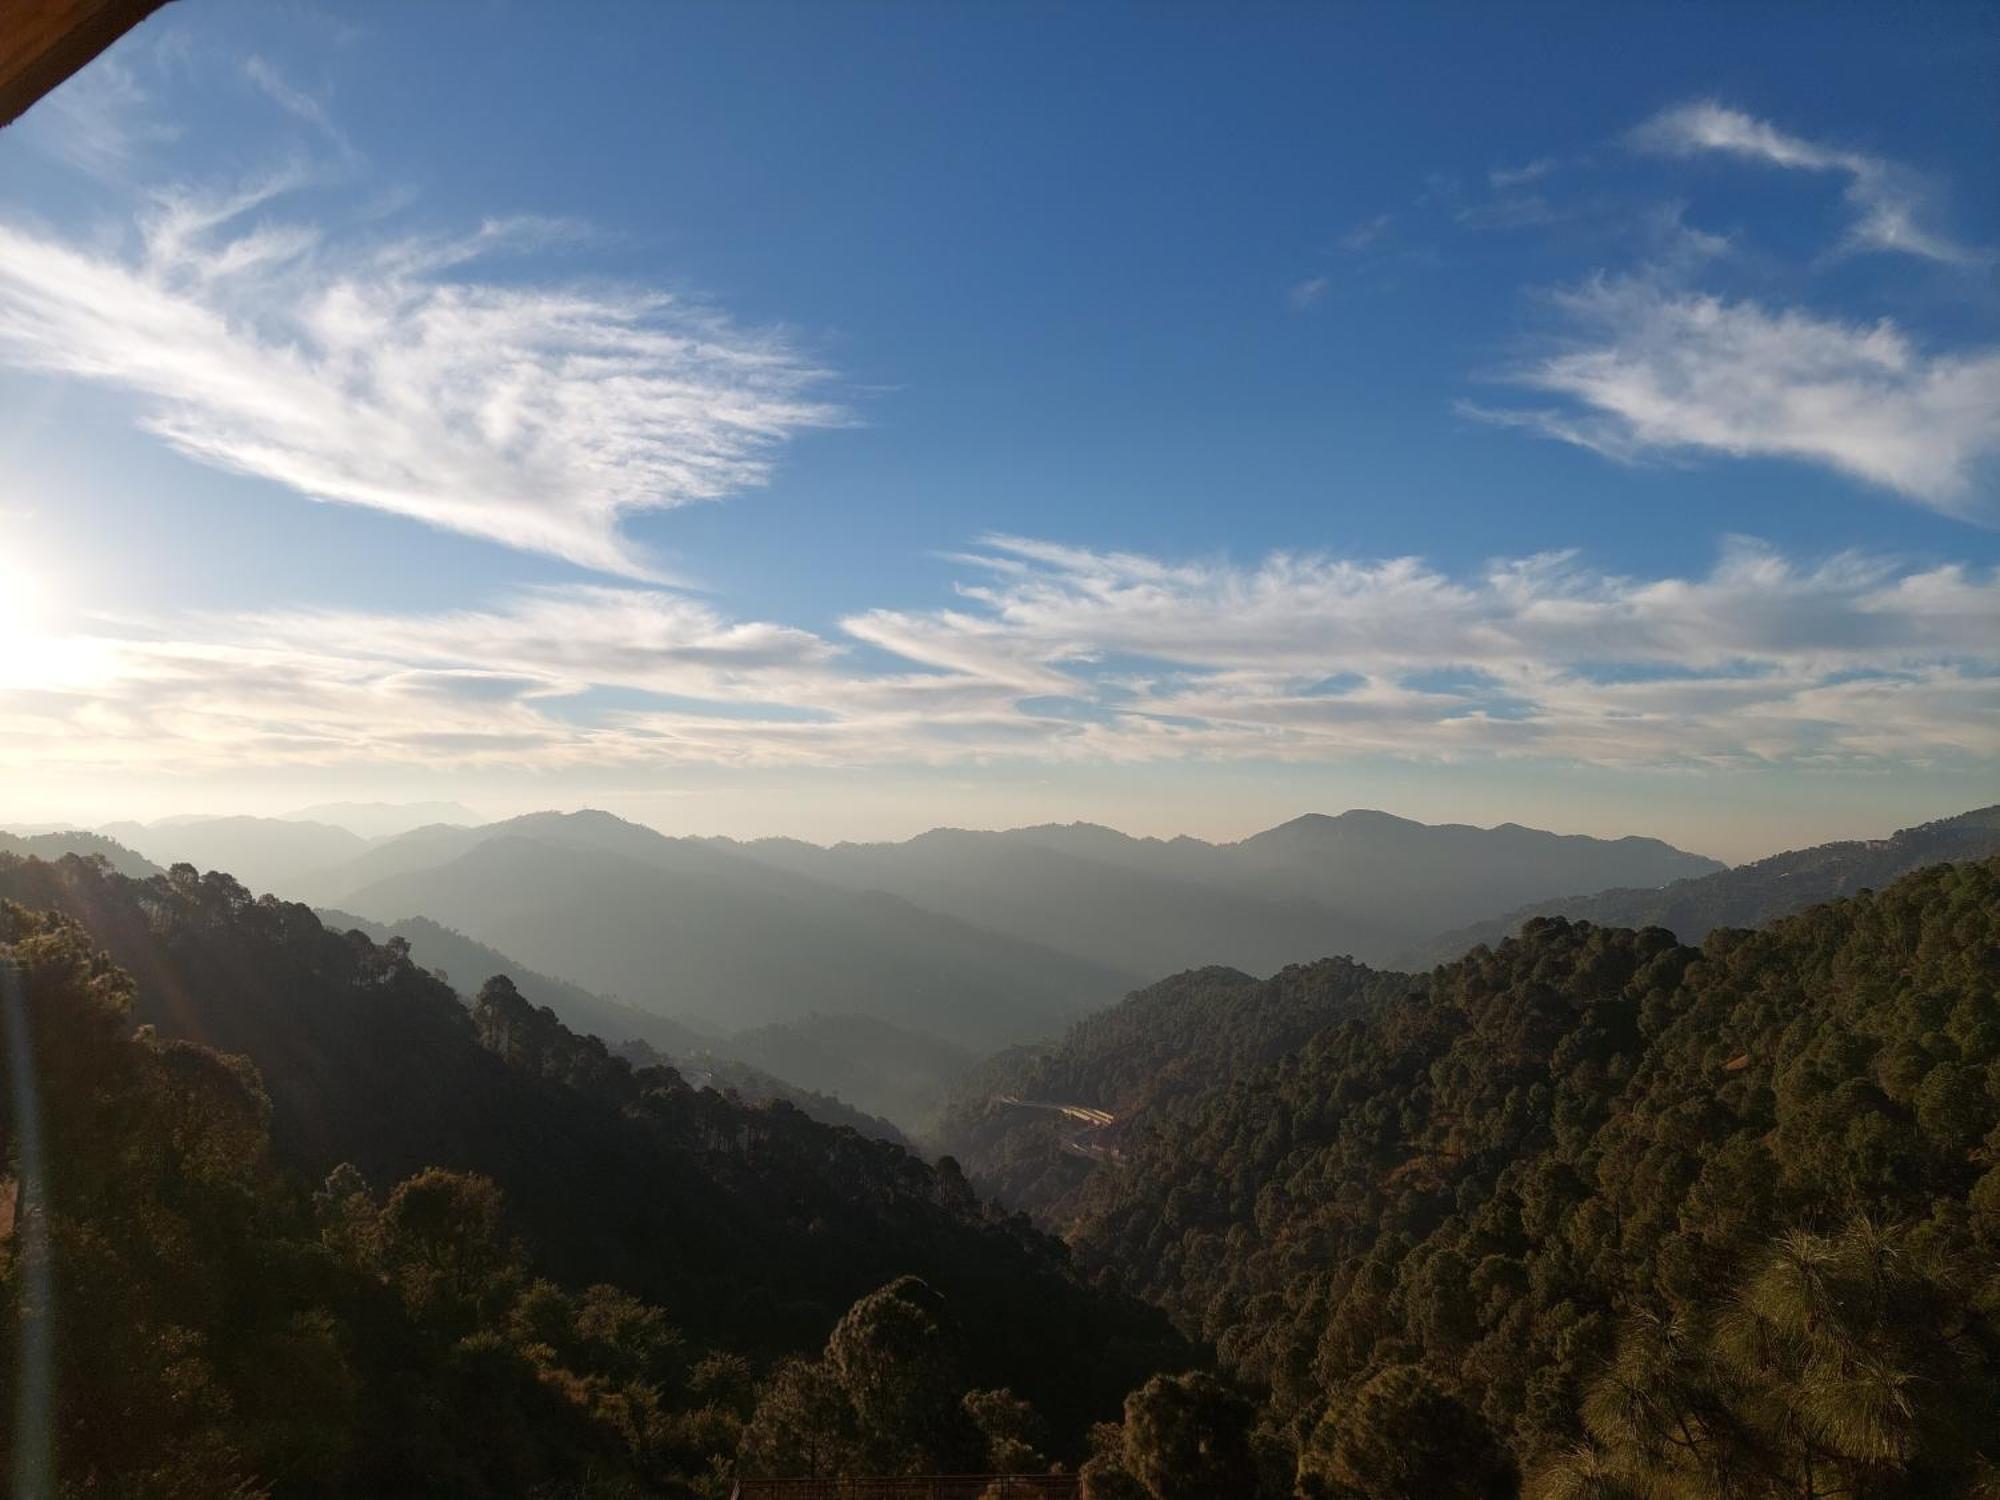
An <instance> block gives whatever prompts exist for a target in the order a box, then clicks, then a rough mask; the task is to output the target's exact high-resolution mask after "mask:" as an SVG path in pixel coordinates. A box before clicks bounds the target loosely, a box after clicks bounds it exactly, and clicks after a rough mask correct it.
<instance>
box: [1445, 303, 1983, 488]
mask: <svg viewBox="0 0 2000 1500" xmlns="http://www.w3.org/2000/svg"><path fill="white" fill-rule="evenodd" d="M1555 302H1556V305H1557V307H1558V308H1559V309H1560V310H1561V311H1562V312H1564V313H1565V314H1566V315H1567V316H1568V317H1569V318H1570V320H1571V321H1572V324H1573V326H1574V328H1575V330H1576V334H1577V337H1576V338H1575V340H1574V342H1573V343H1572V344H1571V346H1570V347H1567V348H1565V349H1562V350H1560V351H1559V352H1556V353H1554V354H1551V355H1548V356H1547V357H1545V358H1542V359H1540V360H1537V361H1535V362H1534V363H1532V364H1530V365H1528V366H1527V367H1525V368H1524V369H1522V370H1520V371H1518V372H1517V373H1516V375H1515V377H1514V378H1515V380H1516V381H1517V383H1519V384H1521V385H1524V386H1527V387H1531V388H1533V389H1536V390H1540V391H1544V392H1548V393H1550V394H1553V395H1556V396H1560V397H1564V398H1567V400H1568V401H1569V402H1571V403H1573V404H1572V405H1570V406H1566V407H1562V408H1558V409H1554V410H1543V411H1519V410H1514V411H1509V410H1499V411H1495V410H1489V409H1486V408H1483V407H1478V406H1471V407H1468V408H1466V409H1467V410H1468V411H1469V412H1471V414H1473V415H1476V416H1479V417H1482V418H1485V419H1487V420H1490V421H1497V422H1502V423H1510V424H1516V425H1523V426H1528V427H1531V428H1534V429H1536V430H1539V431H1541V432H1543V433H1545V434H1547V435H1548V436H1551V437H1556V438H1560V439H1562V440H1564V441H1567V442H1573V443H1579V444H1582V445H1584V446H1586V447H1589V448H1593V449H1595V450H1597V451H1598V452H1600V453H1604V454H1606V455H1608V456H1611V457H1613V458H1619V459H1628V460H1629V459H1635V458H1640V457H1644V456H1647V455H1651V454H1667V455H1672V454H1676V453H1682V454H1686V453H1696V452H1709V453H1724V454H1729V455H1731V456H1734V457H1779V458H1793V459H1801V460H1805V461H1807V462H1811V463H1817V464H1821V465H1824V466H1826V467H1829V468H1834V469H1838V470H1840V471H1842V472H1843V473H1847V474H1851V475H1854V476H1855V477H1857V478H1860V479H1863V480H1866V481H1867V482H1869V483H1871V484H1876V485H1880V486H1882V487H1884V488H1886V489H1890V490H1894V491H1896V492H1897V493H1898V494H1901V495H1903V496H1905V497H1907V498H1909V499H1912V500H1916V501H1919V502H1921V503H1923V504H1925V505H1928V506H1931V507H1932V508H1934V509H1937V510H1941V511H1945V512H1947V513H1949V514H1953V515H1958V516H1963V517H1969V518H1978V517H1981V516H1985V515H1987V514H1990V513H1991V510H1992V505H1991V494H1990V487H1988V486H1986V485H1983V484H1982V483H1981V482H1980V481H1981V477H1982V472H1983V470H1984V466H1986V465H1988V464H1990V462H1991V461H1992V460H1993V458H1994V457H1995V456H1996V455H2000V349H1990V348H1989V349H1979V350H1974V351H1971V352H1969V353H1963V354H1941V353H1940V354H1932V353H1927V352H1925V351H1924V350H1923V349H1921V348H1920V347H1919V346H1918V345H1917V344H1916V342H1915V341H1914V340H1913V339H1911V338H1910V337H1909V336H1908V335H1907V334H1905V333H1904V332H1903V331H1902V330H1901V329H1899V328H1898V327H1897V326H1896V325H1895V324H1894V323H1891V322H1889V321H1888V320H1887V319H1884V320H1881V321H1879V322H1875V323H1870V324H1856V323H1844V322H1839V321H1835V320H1832V319H1827V318H1821V317H1817V316H1814V315H1813V314H1810V313H1805V312H1799V311H1796V310H1792V311H1772V310H1770V309H1767V308H1764V307H1762V306H1760V305H1758V304H1756V303H1754V302H1748V301H1734V302H1733V301H1728V300H1725V299H1723V298H1721V297H1716V296H1709V295H1704V294H1700V293H1694V292H1685V291H1680V290H1676V289H1674V288H1672V287H1669V286H1663V285H1661V284H1660V283H1658V282H1657V281H1654V280H1651V279H1648V278H1643V277H1640V278H1627V279H1608V278H1599V279H1597V280H1594V281H1592V282H1590V283H1589V284H1588V285H1586V286H1584V287H1583V288H1581V289H1579V290H1575V291H1570V292H1566V293H1561V294H1558V295H1557V296H1556V298H1555Z"/></svg>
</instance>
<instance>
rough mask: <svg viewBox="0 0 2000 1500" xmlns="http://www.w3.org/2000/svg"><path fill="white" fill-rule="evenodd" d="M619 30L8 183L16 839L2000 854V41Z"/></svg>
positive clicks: (120, 140)
mask: <svg viewBox="0 0 2000 1500" xmlns="http://www.w3.org/2000/svg"><path fill="white" fill-rule="evenodd" d="M575 14H576V13H575V12H572V11H569V10H567V9H558V8H555V7H545V6H535V5H528V4H514V5H507V4H462V5H461V4H445V3H439V4H434V5H425V6H393V7H392V6H387V5H382V6H358V7H348V8H343V9H340V10H337V11H336V10H335V9H333V8H327V9H324V10H316V9H312V8H308V7H305V6H296V5H290V4H283V5H257V6H252V5H247V4H241V5H235V4H228V3H223V0H208V3H205V4H203V5H201V6H183V7H171V8H169V9H168V10H167V11H166V12H163V13H162V14H161V15H160V16H159V17H157V18H156V19H154V20H153V21H150V22H148V23H147V24H146V25H144V26H143V27H141V28H140V29H139V30H138V31H136V32H135V33H134V34H132V35H131V36H130V37H128V38H127V39H125V40H124V41H123V42H121V43H120V44H119V45H118V46H117V47H116V48H114V49H113V51H112V52H111V53H109V54H108V55H107V56H106V57H105V58H103V59H101V60H100V61H99V62H98V63H97V64H95V65H93V67H92V68H91V69H90V70H88V71H86V72H85V73H84V74H82V75H80V76H79V77H78V78H76V79H74V80H72V81H71V83H69V84H68V85H66V86H65V87H64V89H63V90H61V91H60V92H59V93H58V94H57V95H56V96H54V97H53V98H51V99H50V100H49V101H47V102H45V103H44V104H43V105H41V106H40V107H38V109H37V110H36V111H34V112H33V113H31V114H30V115H29V116H28V118H27V119H26V120H24V121H23V122H22V123H21V124H20V125H19V126H17V127H14V128H12V129H10V130H8V131H7V132H6V133H5V134H4V135H0V442H4V443H5V452H6V457H7V463H6V476H5V478H4V479H0V486H4V489H0V548H4V552H5V555H6V557H7V558H8V563H7V566H8V568H9V569H10V573H11V577H12V579H13V589H12V593H13V595H14V597H15V599H16V603H15V604H14V605H13V606H12V607H11V612H0V644H4V632H5V631H6V630H8V629H11V630H12V631H13V633H14V646H13V648H12V649H11V650H10V651H9V653H8V654H9V655H11V656H12V658H13V659H14V662H15V667H14V669H13V670H12V672H11V673H8V672H6V669H5V668H4V667H0V674H4V675H0V734H4V742H5V743H4V745H0V765H4V766H5V767H6V776H7V787H8V792H9V797H8V799H7V801H8V804H9V805H5V806H0V815H8V816H13V817H16V818H22V819H26V818H30V817H35V818H47V817H86V816H103V817H109V816H112V815H114V814H116V813H122V812H140V813H147V814H152V813H164V812H174V811H185V810H192V809H195V808H202V809H224V810H239V809H240V810H249V811H278V810H282V809H283V808H284V807H286V806H290V805H296V804H299V803H305V802H312V801H320V800H325V797H324V796H323V795H321V794H322V793H331V794H334V795H384V796H398V795H410V796H433V795H438V794H440V793H441V792H448V793H452V794H456V795H458V796H460V797H461V799H462V800H465V801H467V802H469V803H472V804H473V805H475V806H478V807H481V808H482V809H484V810H488V811H492V812H495V813H502V812H508V811H513V810H517V809H521V808H525V807H531V806H543V805H555V806H573V805H579V804H582V803H594V804H598V805H608V806H611V807H613V808H615V809H617V810H620V811H625V812H628V813H629V814H631V815H634V816H639V817H643V818H645V819H647V820H648V821H652V822H655V823H658V824H659V825H660V826H662V827H667V828H670V829H673V830H679V829H682V828H687V829H693V830H697V831H731V832H739V831H740V832H774V831H794V832H799V833H803V834H805V835H807V836H813V837H829V838H830V837H852V836H870V835H896V834H902V833H906V832H910V831H914V830H915V829H917V828H920V827H923V826H928V825H930V824H933V823H939V822H958V823H968V824H978V825H992V824H1005V823H1013V822H1022V821H1031V820H1036V819H1042V818H1074V817H1088V818H1095V819H1098V820H1101V821H1106V822H1111V823H1114V824H1118V825H1119V826H1125V827H1130V828H1134V829H1135V830H1142V831H1153V832H1163V831H1176V830H1182V829H1186V830H1191V831H1195V832H1201V833H1206V834H1211V835H1227V834H1235V833H1242V832H1247V831H1249V830H1251V829H1253V828H1255V827H1257V826H1261V825H1263V824H1265V823H1268V822H1272V821H1276V820H1277V819H1278V818H1282V817H1284V816H1288V815H1290V814H1292V813H1296V812H1299V811H1304V810H1307V809H1308V808H1319V809H1335V808H1338V807H1340V806H1346V805H1362V804H1368V805H1384V806H1388V807H1390V808H1391V809H1392V810H1395V811H1400V812H1405V813H1408V814H1410V815H1413V816H1419V817H1454V818H1465V819H1468V820H1472V821H1480V822H1494V821H1500V820H1502V819H1507V818H1515V819H1519V820H1521V821H1528V822H1535V823H1540V824H1543V825H1545V826H1553V827H1563V828H1575V829H1581V830H1586V831H1600V832H1608V831H1628V830H1637V831H1644V832H1649V833H1658V834H1661V835H1663V836H1666V837H1670V838H1675V839H1676V840H1677V841H1679V842H1682V843H1685V844H1688V845H1690V846H1692V847H1700V848H1703V849H1706V850H1709V851H1712V852H1715V853H1719V854H1722V855H1724V856H1725V857H1742V856H1745V855H1748V854H1754V853H1759V852H1764V851H1766V850H1768V849H1770V848H1775V847H1779V846H1781V845H1784V844H1787V843H1794V842H1799V841H1801V840H1808V839H1813V838H1818V837H1821V836H1827V835H1830V834H1833V833H1849V832H1869V831H1886V828H1887V827H1889V826H1893V825H1894V824H1895V823H1897V822H1900V821H1910V820H1913V819H1916V818H1920V817H1924V816H1930V815H1935V814H1938V813H1943V812H1948V811H1952V810H1955V809H1957V808H1961V807H1964V806H1968V805H1971V804H1973V803H1975V802H1979V801H1990V800H1994V795H1995V789H1996V788H2000V775H1996V770H2000V754H1996V752H2000V702H1996V699H1997V698H2000V694H1996V692H1995V688H1994V683H1995V678H1996V669H1997V668H2000V649H1996V646H2000V603H1996V598H1997V597H2000V586H1996V583H1995V578H1994V572H1993V570H1994V566H1995V563H1996V560H2000V558H1997V557H1996V554H2000V534H1996V530H1995V521H1996V519H2000V497H1996V485H1997V484H2000V480H1996V473H2000V465H1996V463H1995V457H1996V454H2000V274H1996V272H1997V271H2000V260H1996V257H1995V247H2000V191H1996V187H2000V184H1996V181H1995V177H1996V170H2000V169H1996V167H1995V163H1996V162H2000V116H1996V113H1995V111H1994V110H1993V108H1992V104H1991V80H1992V77H1993V74H1994V70H1995V66H1996V64H2000V21H1996V20H1995V19H1994V18H1993V17H1992V15H1991V14H1990V13H1987V14H1981V13H1980V10H1979V9H1978V8H1976V7H1966V6H1946V7H1935V8H1925V7H1914V8H1901V9H1898V10H1896V11H1895V12H1894V13H1887V12H1885V11H1882V10H1877V9H1875V8H1866V7H1858V6H1857V7H1851V8H1835V9H1832V10H1831V11H1830V12H1829V13H1827V14H1824V15H1817V14H1816V15H1811V16H1808V14H1807V13H1806V12H1805V11H1803V10H1799V9H1790V8H1779V7H1744V8H1741V13H1738V12H1736V11H1724V10H1723V9H1721V8H1719V7H1718V8H1715V9H1712V10H1708V11H1704V12H1696V11H1691V10H1689V9H1688V8H1686V7H1678V6H1676V7H1660V8H1646V7H1636V6H1632V7H1601V6H1593V7H1586V6H1545V7H1531V8H1524V9H1512V8H1510V9H1508V10H1506V11H1504V12H1503V11H1500V10H1498V9H1493V8H1476V7H1470V6H1467V7H1450V8H1424V7H1377V8H1362V7H1321V8H1312V7H1302V6H1290V5H1287V6H1274V7H1269V8H1259V7H1254V6H1252V7H1243V6H1232V7H1221V6H1214V7H1203V6H1194V5H1175V6H1154V5H1148V6H1138V7H1120V6H1112V5H1101V6H1091V7H1080V6H1031V5H1013V6H973V5H940V6H918V5H913V4H898V5H883V6H870V5H863V4H858V3H856V4H842V5H807V4H788V5H727V6H725V5H720V4H716V5H633V6H627V7H618V6H611V5H600V6H592V7H588V8H586V9H585V11H584V12H583V14H585V15H586V16H587V18H588V24H579V23H578V22H577V21H576V20H575V19H574V15H575ZM565 16H568V17H570V19H568V20H565ZM996 538H997V540H996ZM9 619H11V620H12V624H11V626H9V625H8V624H7V623H6V622H7V621H8V620H9Z"/></svg>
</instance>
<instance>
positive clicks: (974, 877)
mask: <svg viewBox="0 0 2000 1500" xmlns="http://www.w3.org/2000/svg"><path fill="white" fill-rule="evenodd" d="M718 842H724V843H725V844H726V841H718ZM726 846H727V847H729V848H732V849H735V850H738V851H740V852H741V853H742V854H744V855H746V856H748V857H750V858H752V859H757V860H760V861H764V862H766V863H769V864H772V865H776V866H781V867H783V868H786V869H789V870H793V871H796V872H797V873H800V874H804V875H810V876H812V877H814V878H815V879H818V880H822V881H826V882H828V883H832V884H837V885H841V886H844V887H846V888H849V889H853V890H876V891H887V892H889V893H891V894H893V895H897V896H901V897H902V898H904V899H905V900H908V901H912V902H916V903H918V904H920V905H922V906H924V907H926V908H927V909H929V910H932V911H937V912H941V913H944V914H946V915H949V916H955V917H958V918H960V919H962V920H965V921H968V922H978V923H981V924H983V925H987V926H992V927H995V928H998V929H1000V930H1002V931H1005V932H1009V933H1013V934H1015V935H1016V936H1019V937H1023V938H1026V939H1029V940H1031V941H1033V942H1037V943H1040V944H1044V945H1046V946H1048V947H1051V948H1056V949H1059V950H1061V951H1063V952H1066V953H1074V954H1077V955H1079V956H1081V957H1085V958H1089V959H1092V960H1095V961H1096V962H1098V963H1102V964H1105V965H1108V966H1110V967H1112V968H1115V969H1118V970H1120V971H1122V972H1124V973H1126V974H1128V975H1132V976H1135V977H1136V978H1139V979H1152V978H1156V977H1157V976H1159V975H1161V974H1164V973H1171V972H1174V971H1177V970H1181V969H1187V968H1195V967H1201V966H1205V965H1212V964H1224V965H1228V966H1229V967H1231V968H1236V969H1241V970H1244V971H1245V972H1247V973H1252V974H1271V973H1275V972H1276V971H1277V970H1279V969H1281V968H1283V967H1284V966H1285V965H1286V964H1291V963H1300V962H1304V961H1306V960H1310V959H1315V958H1324V957H1328V956H1330V955H1333V954H1347V955H1350V956H1352V957H1355V958H1359V959H1361V960H1363V961H1366V962H1375V963H1381V962H1384V961H1386V960H1387V959H1388V958H1389V956H1390V955H1391V954H1393V953H1395V952H1398V951H1400V950H1401V949H1403V948H1405V947H1407V946H1408V945H1409V944H1410V943H1411V942H1413V941H1415V940H1416V939H1418V938H1419V937H1421V936H1427V935H1430V934H1434V933H1438V932H1442V931H1445V930H1447V929H1450V928H1453V927H1457V926H1460V925H1462V924H1464V923H1466V922H1469V921H1473V920H1476V919H1477V917H1479V916H1483V915H1497V914H1498V913H1500V912H1502V911H1506V910H1509V909H1511V908H1513V907H1515V906H1518V905H1519V904H1520V903H1521V901H1522V900H1523V899H1524V898H1529V897H1530V896H1531V894H1547V895H1551V896H1553V895H1556V894H1559V893H1561V892H1564V891H1576V890H1601V889H1604V888H1605V887H1607V886H1614V885H1642V886H1643V885H1662V884H1665V883H1666V882H1667V881H1670V880H1676V879H1680V878H1682V877H1684V876H1690V875H1702V874H1707V873H1709V872H1710V871H1714V870H1719V869H1721V868H1722V866H1721V865H1719V864H1718V863H1717V862H1716V861H1714V860H1711V859H1704V858H1702V857H1700V856H1698V855H1692V854H1687V853H1684V852H1683V851H1681V850H1679V849H1675V848H1673V847H1672V846H1671V845H1668V844H1664V843H1661V842H1660V841H1659V840H1657V839H1643V838H1623V839H1596V838H1586V837H1581V836H1572V835H1561V834H1553V833H1544V832H1542V831H1540V830H1537V829H1532V828H1522V827H1520V826H1519V825H1517V824H1512V823H1506V824H1502V825H1501V826H1499V827H1498V828H1472V827H1467V826H1465V825H1463V824H1443V825H1436V826H1433V825H1429V824H1424V823H1416V822H1411V821H1410V820H1409V819H1406V818H1397V817H1391V816H1390V815H1389V814H1387V813H1380V812H1366V811H1357V812H1348V813H1342V814H1340V815H1339V816H1337V817H1328V816H1324V815H1321V814H1317V813H1315V814H1309V815H1307V816H1305V817H1302V818H1295V819H1293V820H1292V821H1291V822H1289V823H1286V824H1283V825H1281V826H1280V827H1277V828H1272V829H1269V830H1267V831H1266V832H1263V833H1260V834H1256V835H1254V836H1253V837H1251V838H1247V839H1244V840H1242V841H1240V842H1238V843H1224V844H1211V843H1206V842H1204V841H1202V840H1200V839H1193V838H1176V839H1142V838H1131V837H1128V836H1127V835H1125V834H1122V833H1117V832H1115V831H1113V830H1112V829H1109V828H1100V827H1097V826H1095V825H1092V824H1088V823H1076V824H1068V825H1049V826H1045V827H1038V828H1019V829H1013V830H1011V831H1008V832H1001V833H980V832H967V831H964V830H960V829H939V830H936V831H934V832H931V833H927V834H924V835H922V836H920V837H918V838H914V839H910V840H908V841H906V842H904V843H899V844H836V845H834V846H833V847H832V848H830V849H822V848H818V847H817V846H815V845H812V844H804V843H799V842H797V841H796V840H787V839H770V840H760V841H756V842H751V843H746V844H728V845H726Z"/></svg>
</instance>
